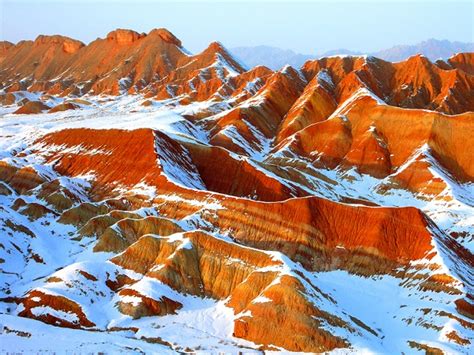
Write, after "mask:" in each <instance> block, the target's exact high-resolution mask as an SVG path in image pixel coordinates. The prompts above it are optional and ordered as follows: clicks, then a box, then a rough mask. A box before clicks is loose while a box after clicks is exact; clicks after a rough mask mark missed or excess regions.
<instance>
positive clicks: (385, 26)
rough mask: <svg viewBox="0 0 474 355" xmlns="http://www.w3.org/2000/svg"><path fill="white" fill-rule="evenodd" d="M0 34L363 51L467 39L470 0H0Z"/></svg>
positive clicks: (197, 46) (473, 26)
mask: <svg viewBox="0 0 474 355" xmlns="http://www.w3.org/2000/svg"><path fill="white" fill-rule="evenodd" d="M0 12H1V13H0V15H1V25H0V38H2V39H6V40H9V41H12V42H17V41H19V40H21V39H34V38H35V37H36V36H37V35H38V34H63V35H67V36H70V37H73V38H77V39H80V40H82V41H84V42H86V43H88V42H90V41H91V40H94V39H95V38H97V37H104V36H105V35H106V34H107V33H108V32H109V31H111V30H113V29H115V28H131V29H134V30H136V31H139V32H148V31H150V30H151V29H153V28H157V27H166V28H168V29H169V30H170V31H171V32H173V33H174V34H175V35H176V36H177V37H179V38H180V39H181V40H182V42H183V45H184V46H185V47H186V48H187V49H189V50H190V51H192V52H198V51H200V50H202V49H204V48H205V47H206V46H207V44H208V43H209V42H211V41H213V40H218V41H220V42H222V43H223V44H224V45H225V46H227V47H235V46H254V45H260V44H265V45H271V46H276V47H281V48H285V49H292V50H294V51H297V52H300V53H308V54H311V53H321V52H324V51H327V50H332V49H340V48H346V49H350V50H355V51H362V52H370V51H375V50H379V49H383V48H387V47H390V46H393V45H396V44H414V43H417V42H420V41H422V40H426V39H428V38H436V39H448V40H452V41H463V42H473V41H474V40H473V37H474V33H473V31H474V19H473V17H474V1H472V0H471V1H464V2H460V1H448V0H445V1H425V0H418V1H383V0H379V1H375V0H366V1H344V2H338V1H327V0H326V1H323V0H314V1H311V0H306V1H269V0H260V1H258V0H257V1H255V0H254V1H207V2H202V1H191V0H187V1H180V2H176V1H175V2H170V1H151V0H138V1H110V0H102V1H91V0H83V1H77V0H76V1H66V0H62V1H60V0H55V1H34V0H15V1H13V0H0Z"/></svg>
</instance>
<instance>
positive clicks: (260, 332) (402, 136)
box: [0, 28, 474, 354]
mask: <svg viewBox="0 0 474 355" xmlns="http://www.w3.org/2000/svg"><path fill="white" fill-rule="evenodd" d="M473 92H474V54H473V53H458V54H456V55H453V56H451V57H449V58H446V59H445V60H437V61H436V62H433V61H431V60H430V59H428V58H427V57H426V56H423V55H420V54H417V55H413V56H411V57H409V58H407V59H406V60H403V61H400V62H397V63H392V62H390V61H386V60H383V59H380V58H377V57H374V56H356V55H352V56H333V57H324V58H319V59H314V60H309V61H306V62H305V64H304V65H302V66H301V67H293V66H291V65H286V66H284V67H283V68H281V69H279V70H272V69H270V68H268V67H265V66H255V67H252V68H250V69H247V68H246V67H245V65H243V64H241V63H240V61H239V60H238V59H237V58H236V57H234V55H233V54H232V52H231V51H229V50H227V49H226V48H225V47H224V46H223V45H222V44H221V43H218V42H213V43H211V44H209V46H208V47H207V48H206V49H205V50H204V51H202V52H201V53H197V54H192V53H189V52H188V51H186V50H185V49H184V47H183V45H182V43H181V41H180V40H179V39H178V38H177V37H176V36H174V35H173V34H172V33H171V32H169V31H168V30H166V29H163V28H161V29H155V30H153V31H151V32H149V33H138V32H135V31H132V30H125V29H117V30H115V31H112V32H110V33H108V34H107V35H106V36H104V37H103V38H98V39H97V40H95V41H93V42H91V43H89V44H87V45H86V44H84V43H82V42H80V41H77V40H75V39H72V38H68V37H64V36H59V35H57V36H45V35H42V36H39V37H38V38H37V39H36V40H34V41H21V42H19V43H17V44H11V43H7V42H2V43H0V104H1V106H0V128H1V129H0V138H1V139H0V275H1V278H0V324H1V325H2V327H3V329H2V332H0V350H1V351H2V352H19V351H22V352H34V353H38V352H77V351H79V352H106V353H110V352H113V353H115V352H127V353H160V354H175V353H200V352H203V353H220V352H225V353H243V352H245V353H249V354H259V353H262V352H269V351H271V352H277V353H288V352H303V353H326V352H329V353H362V352H371V353H415V352H421V353H423V352H424V353H446V354H464V353H466V354H467V353H470V350H469V349H471V348H472V344H473V343H474V333H473V329H474V273H473V270H474V257H473V250H474V244H473V240H474V229H473V223H474V154H473V150H472V146H473V143H474V142H473V139H474V138H473V137H474V136H473V134H472V132H474V95H473Z"/></svg>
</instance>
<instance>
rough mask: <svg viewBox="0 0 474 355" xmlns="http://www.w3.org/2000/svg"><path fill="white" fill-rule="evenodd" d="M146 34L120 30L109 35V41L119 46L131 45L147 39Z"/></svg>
mask: <svg viewBox="0 0 474 355" xmlns="http://www.w3.org/2000/svg"><path fill="white" fill-rule="evenodd" d="M145 36H146V35H145V34H144V33H138V32H135V31H133V30H127V29H122V28H118V29H116V30H114V31H111V32H109V33H108V34H107V40H109V41H115V42H116V43H117V44H120V45H124V44H131V43H133V42H135V41H138V40H139V39H141V38H143V37H145Z"/></svg>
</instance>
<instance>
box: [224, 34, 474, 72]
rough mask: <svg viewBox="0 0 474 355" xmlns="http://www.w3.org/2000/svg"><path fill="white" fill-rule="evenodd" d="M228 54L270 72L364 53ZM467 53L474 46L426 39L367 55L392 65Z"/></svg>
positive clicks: (260, 50)
mask: <svg viewBox="0 0 474 355" xmlns="http://www.w3.org/2000/svg"><path fill="white" fill-rule="evenodd" d="M230 51H231V52H232V53H233V54H234V55H235V56H236V57H238V58H241V59H242V61H243V62H244V63H246V64H247V65H248V66H249V67H254V66H257V65H265V66H267V67H269V68H271V69H273V70H278V69H280V68H282V67H284V66H285V65H287V64H288V65H291V66H293V67H301V66H302V65H303V64H304V63H305V62H306V61H308V60H312V59H316V58H323V57H330V56H334V55H352V56H358V55H363V54H365V53H362V52H357V51H351V50H348V49H344V48H341V49H334V50H330V51H327V52H324V53H316V54H301V53H296V52H294V51H291V50H287V49H281V48H278V47H270V46H256V47H235V48H231V49H230ZM466 52H474V43H464V42H451V41H448V40H436V39H429V40H426V41H423V42H420V43H417V44H415V45H399V46H394V47H391V48H387V49H383V50H380V51H377V52H372V53H367V54H368V55H372V56H374V57H377V58H380V59H384V60H388V61H391V62H399V61H403V60H406V59H408V58H409V57H411V56H413V55H416V54H422V55H424V56H425V57H427V58H429V59H430V60H432V61H435V60H437V59H440V58H442V59H447V58H449V57H451V56H453V55H455V54H456V53H466Z"/></svg>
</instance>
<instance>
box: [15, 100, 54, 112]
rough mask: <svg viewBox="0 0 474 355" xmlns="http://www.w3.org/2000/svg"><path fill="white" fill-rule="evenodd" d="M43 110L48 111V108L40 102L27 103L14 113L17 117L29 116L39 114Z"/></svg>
mask: <svg viewBox="0 0 474 355" xmlns="http://www.w3.org/2000/svg"><path fill="white" fill-rule="evenodd" d="M45 110H49V107H48V106H46V105H45V104H43V103H42V102H41V101H28V102H27V103H25V104H24V105H23V106H21V107H20V108H19V109H18V110H16V111H15V112H14V113H15V114H17V115H31V114H34V113H41V112H43V111H45Z"/></svg>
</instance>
